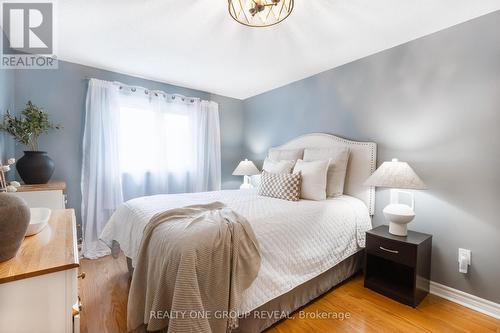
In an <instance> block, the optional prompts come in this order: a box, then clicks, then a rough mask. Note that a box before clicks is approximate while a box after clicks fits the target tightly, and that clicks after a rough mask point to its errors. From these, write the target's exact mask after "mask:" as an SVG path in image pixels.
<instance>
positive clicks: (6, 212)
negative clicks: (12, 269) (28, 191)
mask: <svg viewBox="0 0 500 333" xmlns="http://www.w3.org/2000/svg"><path fill="white" fill-rule="evenodd" d="M29 224H30V209H29V208H28V206H27V205H26V202H24V200H23V199H21V198H19V197H16V196H14V195H11V194H8V193H0V262H2V261H6V260H9V259H10V258H13V257H14V256H15V255H16V254H17V251H18V250H19V248H20V247H21V244H22V242H23V239H24V235H25V234H26V230H27V229H28V225H29Z"/></svg>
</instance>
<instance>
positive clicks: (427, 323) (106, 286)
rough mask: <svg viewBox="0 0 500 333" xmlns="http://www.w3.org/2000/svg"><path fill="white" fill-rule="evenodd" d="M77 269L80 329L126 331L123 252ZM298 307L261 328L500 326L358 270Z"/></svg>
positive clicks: (279, 332) (275, 331) (277, 332)
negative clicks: (369, 279)
mask: <svg viewBox="0 0 500 333" xmlns="http://www.w3.org/2000/svg"><path fill="white" fill-rule="evenodd" d="M81 271H84V272H85V273H86V278H85V279H84V280H82V281H81V282H80V296H81V299H82V304H83V310H82V313H81V332H82V333H105V332H108V333H120V332H126V326H127V322H126V317H127V295H128V287H129V279H128V273H127V264H126V261H125V257H123V256H122V257H120V258H119V259H117V260H114V259H112V258H111V257H104V258H101V259H98V260H85V259H84V260H82V261H81ZM301 311H302V312H300V314H299V313H295V314H294V316H293V318H290V319H287V320H284V321H282V322H280V323H278V324H277V325H275V326H273V327H272V328H270V329H269V330H267V331H266V332H267V333H283V332H287V333H289V332H290V333H298V332H474V333H479V332H500V320H497V319H494V318H491V317H488V316H486V315H483V314H481V313H478V312H475V311H472V310H470V309H468V308H465V307H463V306H461V305H458V304H455V303H452V302H450V301H447V300H445V299H442V298H440V297H437V296H434V295H428V296H427V297H426V298H425V299H424V301H423V302H422V303H421V304H420V305H419V306H418V307H417V308H416V309H413V308H411V307H408V306H406V305H402V304H400V303H398V302H396V301H393V300H391V299H389V298H386V297H384V296H382V295H379V294H377V293H375V292H373V291H371V290H368V289H365V288H363V277H362V276H361V275H358V276H355V277H353V278H351V279H350V280H348V281H347V282H345V283H343V284H342V285H341V286H339V287H337V288H334V289H333V290H331V291H330V292H328V293H327V294H326V295H324V296H322V297H320V298H318V299H317V300H316V301H314V302H313V303H310V304H309V305H307V306H305V307H304V308H303V309H301ZM317 313H330V317H331V318H330V319H316V318H313V319H311V318H305V317H306V316H309V317H311V316H313V315H316V314H317ZM332 314H333V315H332ZM341 315H344V316H345V318H344V319H343V320H341V319H340V316H341ZM335 316H337V318H335ZM347 316H349V317H347Z"/></svg>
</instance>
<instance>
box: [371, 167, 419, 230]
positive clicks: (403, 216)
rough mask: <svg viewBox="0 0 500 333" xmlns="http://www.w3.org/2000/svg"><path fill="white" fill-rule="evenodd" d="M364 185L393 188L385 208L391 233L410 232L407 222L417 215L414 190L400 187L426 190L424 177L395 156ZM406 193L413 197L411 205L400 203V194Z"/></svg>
mask: <svg viewBox="0 0 500 333" xmlns="http://www.w3.org/2000/svg"><path fill="white" fill-rule="evenodd" d="M364 185H366V186H377V187H388V188H390V189H391V203H390V204H389V205H387V206H386V207H385V208H384V216H385V219H386V220H387V221H389V233H391V234H393V235H397V236H406V235H407V234H408V230H407V224H408V223H410V222H411V221H412V220H413V218H414V217H415V211H414V209H415V198H414V196H413V193H412V192H408V191H401V190H398V189H412V190H425V189H426V186H425V184H424V182H423V181H422V179H420V177H419V176H417V174H416V173H415V171H413V169H412V168H411V167H410V166H409V165H408V163H406V162H400V161H398V159H397V158H393V159H392V161H391V162H384V163H382V165H381V166H380V167H379V168H378V169H377V170H375V172H374V173H373V174H372V175H371V176H370V177H368V179H367V180H366V181H365V183H364ZM400 194H406V195H408V196H409V197H410V199H411V206H408V205H405V204H402V203H399V195H400Z"/></svg>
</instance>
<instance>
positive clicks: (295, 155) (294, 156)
mask: <svg viewBox="0 0 500 333" xmlns="http://www.w3.org/2000/svg"><path fill="white" fill-rule="evenodd" d="M302 155H304V149H302V148H300V149H278V148H271V149H269V152H268V153H267V157H269V159H271V160H273V161H282V160H287V161H296V160H299V159H301V158H302Z"/></svg>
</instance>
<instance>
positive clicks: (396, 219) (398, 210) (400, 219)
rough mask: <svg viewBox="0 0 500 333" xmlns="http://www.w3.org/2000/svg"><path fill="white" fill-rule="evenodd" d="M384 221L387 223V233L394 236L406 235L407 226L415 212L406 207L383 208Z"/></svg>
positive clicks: (398, 205)
mask: <svg viewBox="0 0 500 333" xmlns="http://www.w3.org/2000/svg"><path fill="white" fill-rule="evenodd" d="M384 216H385V219H386V220H387V221H388V222H389V233H390V234H393V235H396V236H406V235H408V227H407V224H408V223H410V222H411V221H412V220H413V219H414V218H415V212H414V211H413V209H412V208H411V207H410V206H408V205H403V204H390V205H387V206H386V207H385V208H384Z"/></svg>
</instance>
